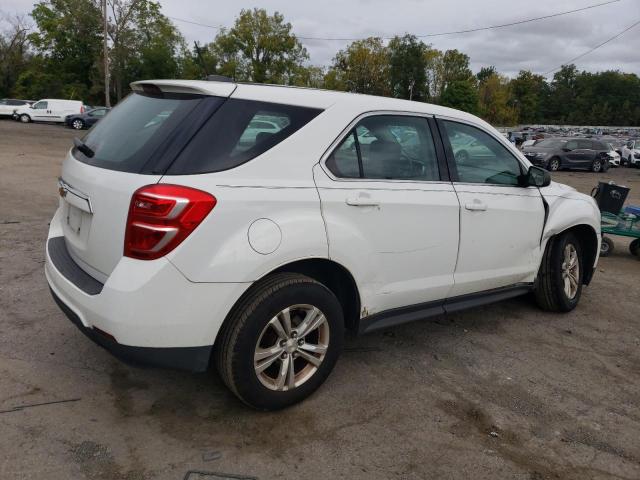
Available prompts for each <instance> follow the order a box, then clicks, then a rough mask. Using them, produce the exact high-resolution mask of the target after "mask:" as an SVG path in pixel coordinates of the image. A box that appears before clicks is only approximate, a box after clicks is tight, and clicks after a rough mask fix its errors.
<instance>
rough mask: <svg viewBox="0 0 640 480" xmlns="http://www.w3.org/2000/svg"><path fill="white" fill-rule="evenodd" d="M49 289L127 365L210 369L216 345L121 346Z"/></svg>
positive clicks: (70, 314) (91, 334) (69, 314)
mask: <svg viewBox="0 0 640 480" xmlns="http://www.w3.org/2000/svg"><path fill="white" fill-rule="evenodd" d="M49 290H50V291H51V295H52V296H53V299H54V300H55V302H56V303H57V304H58V306H59V307H60V309H61V310H62V311H63V312H64V314H65V315H66V316H67V317H68V318H69V320H71V322H72V323H73V324H74V325H75V326H76V327H78V329H79V330H80V331H81V332H82V333H84V334H85V335H86V336H87V337H89V339H91V340H92V341H94V342H95V343H97V344H98V345H100V346H101V347H103V348H104V349H106V350H107V351H109V352H110V353H111V354H113V356H115V357H116V358H118V359H120V360H122V361H123V362H125V363H129V364H131V365H136V366H149V367H163V368H175V369H178V370H188V371H191V372H204V371H206V370H207V369H208V368H209V359H210V358H211V350H212V349H213V346H210V345H207V346H203V347H176V348H154V347H132V346H129V345H122V344H120V343H118V342H117V341H116V340H115V339H114V338H113V337H111V336H110V335H109V334H108V333H107V332H102V333H101V332H100V331H99V330H97V329H95V328H87V327H85V326H84V325H83V324H82V322H81V321H80V318H79V317H78V315H76V313H75V312H74V311H73V310H71V309H70V308H69V307H68V306H67V305H66V304H65V303H64V302H63V301H62V300H61V299H60V297H58V296H57V295H56V294H55V292H54V291H53V290H52V289H49Z"/></svg>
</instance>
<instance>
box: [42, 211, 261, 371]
mask: <svg viewBox="0 0 640 480" xmlns="http://www.w3.org/2000/svg"><path fill="white" fill-rule="evenodd" d="M60 217H61V215H60V211H58V212H56V215H55V216H54V218H53V219H52V221H51V226H50V230H49V239H48V241H47V248H46V257H45V258H46V261H45V275H46V277H47V281H48V283H49V288H50V289H51V292H52V294H53V297H54V299H55V300H56V303H57V304H58V305H59V306H60V308H61V309H62V311H63V312H64V313H65V314H66V315H67V317H69V318H70V319H71V320H72V321H73V323H74V324H76V325H77V326H78V327H79V328H80V330H81V331H82V332H83V333H85V335H87V336H88V337H89V338H91V339H92V340H93V341H95V342H96V343H98V344H99V345H101V346H103V347H105V348H106V349H107V350H109V351H110V352H112V353H113V354H114V355H115V356H117V357H119V358H122V359H124V360H127V361H129V362H131V363H136V364H147V365H153V366H162V367H174V368H180V369H187V370H194V371H202V370H205V369H206V368H207V366H208V362H209V357H210V353H211V349H212V346H213V344H214V343H215V339H216V336H217V334H218V331H219V329H220V326H221V325H222V322H223V321H224V319H225V318H226V316H227V313H228V312H229V310H230V309H231V308H232V306H233V305H234V304H235V302H236V301H237V299H238V298H239V297H240V296H241V295H242V293H243V292H244V291H245V290H246V288H248V286H249V284H247V283H195V282H190V281H189V280H187V279H186V278H185V277H184V275H182V273H180V272H179V271H178V269H177V268H176V267H175V266H174V265H173V264H172V263H171V262H169V261H168V260H167V259H166V258H160V259H158V260H152V261H143V260H134V259H131V258H127V257H123V258H122V259H121V260H120V262H119V263H118V264H117V265H116V267H115V269H114V270H113V272H111V274H110V275H109V277H108V278H107V280H106V281H105V283H104V284H101V283H100V282H97V281H95V280H94V282H95V284H92V283H91V282H87V280H88V279H87V277H88V275H87V274H86V273H85V272H84V271H83V270H82V269H81V268H80V267H79V266H78V265H77V264H76V263H75V262H73V260H72V259H69V258H67V259H66V261H64V262H61V260H60V259H61V258H63V259H64V255H61V254H60V252H59V251H56V249H58V250H60V249H61V248H66V247H64V239H62V238H59V237H61V236H62V229H61V225H60ZM56 239H58V240H56ZM52 256H53V257H54V258H55V261H54V258H52Z"/></svg>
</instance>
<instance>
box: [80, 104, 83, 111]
mask: <svg viewBox="0 0 640 480" xmlns="http://www.w3.org/2000/svg"><path fill="white" fill-rule="evenodd" d="M80 113H84V105H80Z"/></svg>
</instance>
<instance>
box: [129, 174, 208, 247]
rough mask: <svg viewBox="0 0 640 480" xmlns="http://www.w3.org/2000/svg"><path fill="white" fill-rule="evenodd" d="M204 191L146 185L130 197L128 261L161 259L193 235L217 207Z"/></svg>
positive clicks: (178, 186)
mask: <svg viewBox="0 0 640 480" xmlns="http://www.w3.org/2000/svg"><path fill="white" fill-rule="evenodd" d="M216 202H217V201H216V198H215V197H214V196H213V195H211V194H209V193H207V192H203V191H202V190H196V189H195V188H189V187H183V186H180V185H165V184H156V185H147V186H146V187H142V188H140V189H138V190H136V192H135V193H134V194H133V197H131V204H130V205H129V216H128V218H127V228H126V231H125V236H124V255H125V257H131V258H137V259H140V260H153V259H156V258H160V257H162V256H164V255H166V254H167V253H169V252H170V251H171V250H173V249H174V248H176V247H177V246H178V245H180V243H182V241H183V240H184V239H185V238H187V237H188V236H189V235H190V234H191V232H193V231H194V230H195V229H196V227H197V226H198V225H200V223H201V222H202V220H204V219H205V217H206V216H207V215H208V214H209V212H210V211H211V210H212V209H213V207H215V205H216Z"/></svg>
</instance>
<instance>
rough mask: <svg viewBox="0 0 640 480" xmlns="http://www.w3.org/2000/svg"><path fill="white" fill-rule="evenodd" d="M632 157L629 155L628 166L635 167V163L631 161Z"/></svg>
mask: <svg viewBox="0 0 640 480" xmlns="http://www.w3.org/2000/svg"><path fill="white" fill-rule="evenodd" d="M631 160H632V158H631V155H629V158H628V159H627V166H628V167H633V163H632V162H631Z"/></svg>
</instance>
